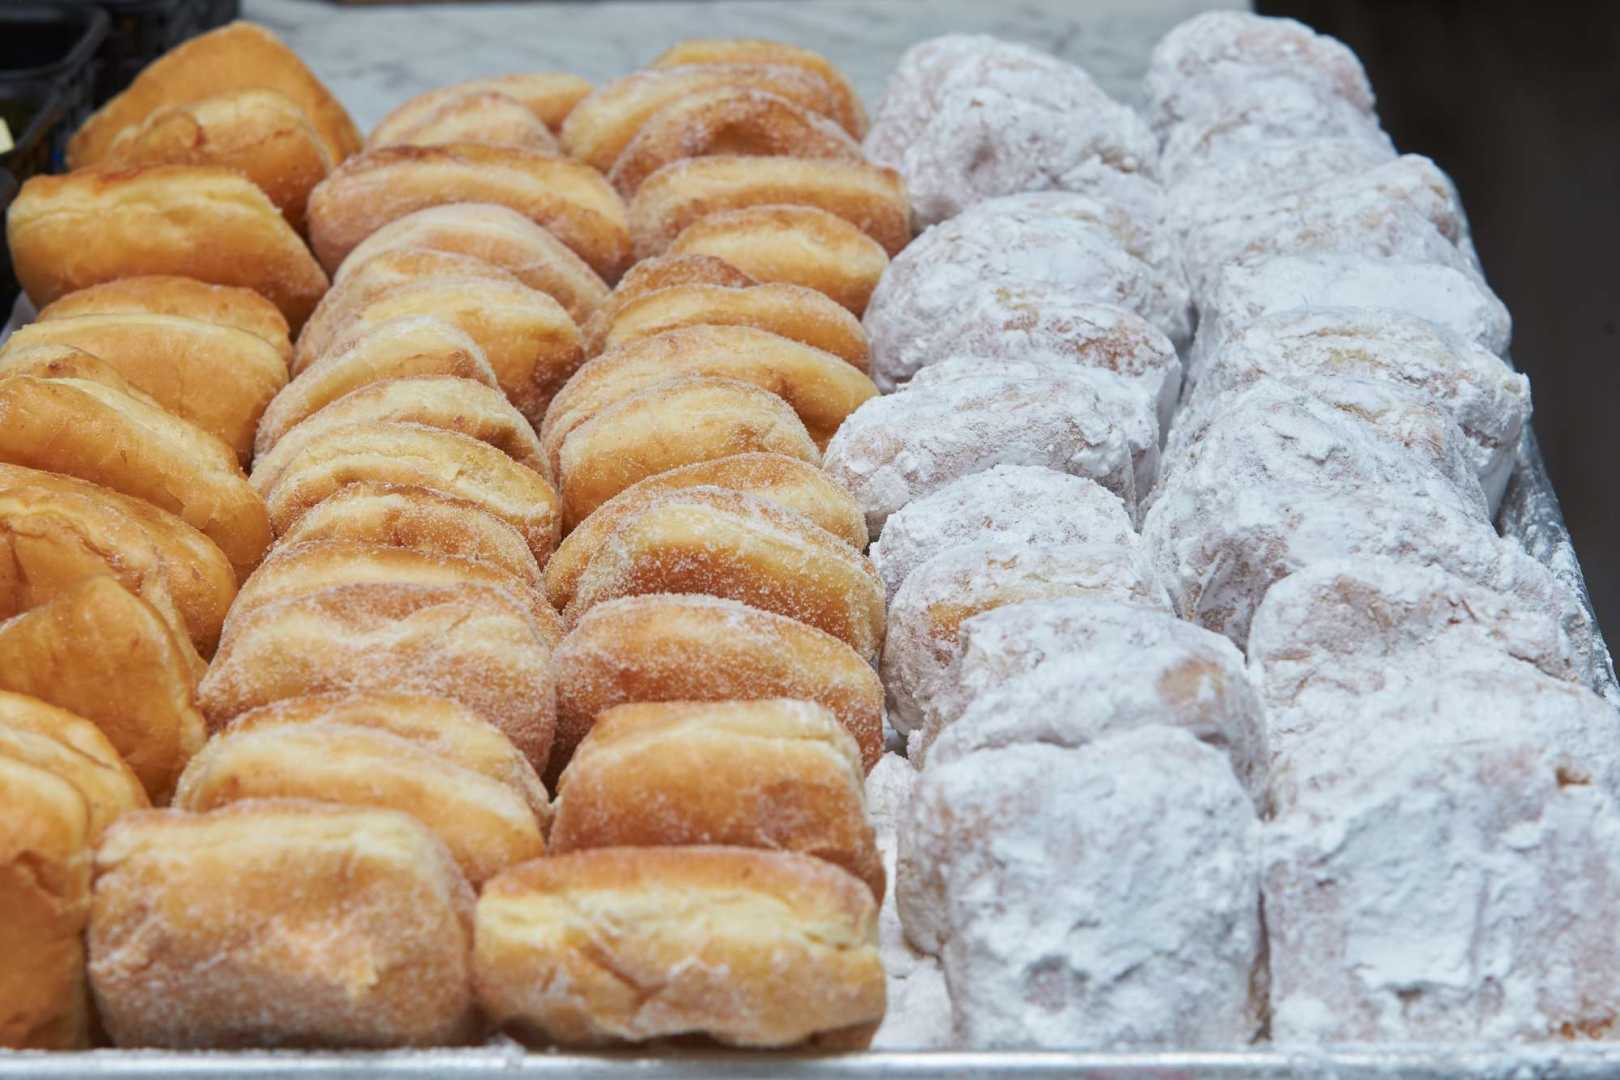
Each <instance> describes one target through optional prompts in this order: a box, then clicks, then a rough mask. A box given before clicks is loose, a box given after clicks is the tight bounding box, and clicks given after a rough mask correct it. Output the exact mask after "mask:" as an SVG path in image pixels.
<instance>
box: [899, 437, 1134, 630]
mask: <svg viewBox="0 0 1620 1080" xmlns="http://www.w3.org/2000/svg"><path fill="white" fill-rule="evenodd" d="M986 540H998V541H1004V542H1007V543H1020V544H1028V545H1030V546H1032V547H1044V546H1052V545H1058V544H1116V545H1129V544H1134V543H1135V542H1136V530H1135V529H1133V528H1132V527H1131V519H1130V515H1129V514H1127V513H1126V512H1125V507H1124V505H1123V504H1122V503H1121V502H1120V501H1119V496H1117V495H1115V494H1114V493H1113V492H1111V491H1108V490H1107V489H1105V488H1103V487H1102V486H1101V485H1100V484H1097V483H1096V482H1095V481H1092V480H1087V479H1085V478H1084V477H1080V476H1070V475H1068V474H1067V473H1060V472H1058V471H1056V470H1055V469H1047V468H1042V467H1041V466H1038V465H996V466H992V467H991V468H989V469H986V470H985V471H984V472H979V473H973V474H972V475H970V476H964V477H962V478H961V479H959V480H954V481H952V482H951V483H949V484H947V485H945V486H944V487H942V488H940V489H939V490H938V491H935V492H934V493H933V494H931V495H928V496H926V497H925V498H921V499H918V500H917V501H916V502H912V503H908V504H907V505H905V506H903V507H901V508H900V510H899V511H898V512H896V513H895V514H892V515H891V516H890V517H889V520H888V522H887V523H885V524H884V526H883V536H882V538H881V539H879V540H878V541H877V542H876V543H874V544H873V545H872V549H871V552H870V555H871V558H872V562H873V564H874V565H876V566H877V571H878V576H879V577H881V578H883V584H884V587H885V588H886V589H887V590H888V599H889V601H890V602H891V603H892V602H893V601H894V594H895V593H896V592H897V591H898V590H899V588H900V585H901V583H902V582H903V581H905V579H906V576H907V575H908V574H910V573H911V572H912V571H913V570H915V569H916V568H917V567H918V566H921V565H922V564H923V563H924V562H926V561H927V560H928V559H930V558H931V557H933V556H934V555H937V554H939V553H940V552H941V551H944V550H946V549H947V548H952V547H959V546H961V545H963V544H973V543H979V542H982V541H986Z"/></svg>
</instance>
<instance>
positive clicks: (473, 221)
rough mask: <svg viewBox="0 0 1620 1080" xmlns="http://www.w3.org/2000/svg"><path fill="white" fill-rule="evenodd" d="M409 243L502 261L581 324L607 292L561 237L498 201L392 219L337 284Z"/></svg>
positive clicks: (352, 257)
mask: <svg viewBox="0 0 1620 1080" xmlns="http://www.w3.org/2000/svg"><path fill="white" fill-rule="evenodd" d="M411 248H418V249H426V250H429V251H447V252H450V253H452V254H455V255H470V256H472V257H473V258H475V259H482V260H483V261H484V262H486V263H491V264H493V265H495V266H498V267H500V268H501V269H502V270H505V271H506V272H507V273H509V274H512V275H514V276H515V277H516V278H517V279H518V280H519V281H521V282H523V284H525V285H527V286H528V287H529V288H531V289H537V290H539V291H540V292H543V293H545V294H546V295H547V296H549V297H551V298H552V299H553V300H555V301H557V303H559V304H561V305H562V306H563V308H564V310H566V311H567V312H568V315H569V317H570V318H572V319H573V320H574V322H576V323H578V324H579V325H580V326H582V327H583V326H584V325H585V323H586V321H587V320H588V319H590V317H591V315H592V313H593V312H595V310H596V308H597V307H598V305H600V304H601V303H602V302H603V301H604V300H606V299H607V296H608V287H607V284H606V283H605V282H604V281H603V280H602V279H601V278H600V277H598V276H597V273H596V271H595V270H592V269H591V268H590V266H589V265H587V264H586V262H585V260H584V259H581V258H580V257H579V256H578V255H575V254H574V253H573V251H571V250H570V249H569V248H568V246H567V245H565V244H564V243H563V242H562V241H561V240H558V239H557V238H556V237H555V236H553V235H552V234H551V233H550V232H549V231H547V230H546V229H545V228H543V227H541V226H539V225H536V224H535V223H534V222H532V221H530V220H529V219H528V218H526V217H524V216H523V215H522V214H520V213H518V212H517V211H516V210H512V209H510V208H508V207H505V206H498V205H496V204H495V203H450V204H447V205H445V206H430V207H428V208H427V209H426V210H418V211H416V213H414V214H406V215H405V216H404V217H402V218H398V219H396V220H394V221H390V222H389V223H388V224H387V225H384V226H383V227H382V228H380V229H378V230H377V231H376V232H374V233H372V234H371V235H370V236H368V237H366V238H365V239H364V240H362V241H360V244H359V246H357V247H356V248H355V249H354V250H353V251H351V252H349V257H348V258H346V259H344V260H343V265H342V266H340V267H338V271H337V274H336V275H335V276H334V282H333V283H334V284H342V283H343V281H344V279H346V278H347V277H348V276H349V275H350V274H351V273H353V268H354V267H359V266H364V265H366V263H367V262H369V261H370V259H371V258H372V257H373V256H375V255H378V254H381V253H382V252H384V251H395V250H402V249H411Z"/></svg>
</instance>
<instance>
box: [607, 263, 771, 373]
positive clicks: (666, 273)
mask: <svg viewBox="0 0 1620 1080" xmlns="http://www.w3.org/2000/svg"><path fill="white" fill-rule="evenodd" d="M757 284H759V282H757V281H755V280H754V279H753V278H751V277H749V276H748V275H747V274H745V273H743V272H742V271H741V270H738V269H737V268H736V267H735V266H732V265H731V264H730V263H728V262H726V261H725V260H723V259H717V258H714V257H713V256H711V255H660V256H658V257H657V258H656V259H642V260H641V261H640V262H638V263H636V264H635V265H634V266H632V267H631V268H630V269H629V270H626V271H625V274H624V277H622V278H620V279H619V283H618V284H617V285H615V286H614V287H613V291H612V293H610V294H609V295H608V297H607V299H606V300H604V301H603V302H602V304H601V306H600V307H598V308H597V310H596V312H595V314H593V315H592V316H591V319H590V321H589V322H588V323H585V324H583V329H584V331H585V351H586V354H587V355H589V356H595V355H596V354H597V353H599V352H601V351H602V338H603V337H604V336H606V334H607V331H608V327H609V326H611V325H613V320H614V319H616V318H617V317H618V315H619V312H620V311H621V310H622V309H623V308H624V307H626V306H627V305H629V304H630V303H632V302H634V301H636V300H639V299H640V298H641V297H643V296H645V295H646V294H648V293H650V292H657V291H658V290H659V289H670V288H674V287H675V286H677V285H719V286H723V287H725V288H731V289H740V288H743V287H744V286H747V285H757Z"/></svg>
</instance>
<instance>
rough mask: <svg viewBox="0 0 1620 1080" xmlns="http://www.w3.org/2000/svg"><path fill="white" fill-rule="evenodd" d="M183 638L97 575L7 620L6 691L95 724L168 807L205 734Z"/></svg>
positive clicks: (1, 634) (2, 659) (0, 628)
mask: <svg viewBox="0 0 1620 1080" xmlns="http://www.w3.org/2000/svg"><path fill="white" fill-rule="evenodd" d="M182 641H183V639H182V638H180V637H179V635H177V634H176V633H175V632H174V631H173V630H172V629H170V627H169V625H168V624H167V623H165V622H164V621H163V619H162V618H161V617H160V616H159V615H158V613H157V612H156V611H154V610H153V609H152V606H151V605H150V604H147V603H146V602H145V601H143V600H141V599H139V598H137V597H135V596H133V595H131V594H130V593H128V592H125V591H124V589H123V588H122V587H121V586H119V585H118V583H117V582H115V581H114V580H112V579H111V578H105V577H101V578H91V579H89V580H87V581H85V582H83V583H82V584H80V585H78V586H76V587H75V588H73V589H70V590H68V591H66V592H64V593H62V594H61V595H60V596H58V597H56V598H55V599H54V600H52V601H50V602H49V603H47V604H44V605H43V606H41V607H37V608H34V609H33V610H32V611H29V612H26V613H24V614H22V615H18V616H16V617H15V618H12V619H9V620H7V621H6V622H4V623H0V690H8V691H11V692H13V693H18V694H28V695H30V696H32V697H36V698H39V699H40V700H41V701H45V702H49V703H50V704H52V705H55V706H57V707H58V708H62V709H66V710H67V711H68V712H71V713H75V714H76V715H78V716H82V717H84V718H85V719H86V720H88V721H90V722H91V723H92V724H94V725H96V726H97V727H98V728H100V729H101V731H102V734H104V735H106V737H107V741H108V742H110V743H111V744H112V745H113V748H114V749H116V750H117V751H118V753H119V755H120V756H122V757H123V759H124V760H125V761H126V762H128V763H129V767H130V769H131V770H132V771H133V772H134V773H135V775H136V777H137V778H138V779H139V780H140V782H141V786H142V787H144V788H145V789H146V792H147V794H148V795H149V796H150V797H151V800H152V802H153V803H155V804H159V805H161V804H162V803H163V802H164V801H165V800H167V798H168V796H169V793H170V792H171V791H172V790H173V789H174V783H175V780H176V779H178V778H179V776H180V770H181V769H183V768H185V764H186V762H187V761H188V760H190V758H191V755H192V754H194V753H196V752H197V750H198V749H199V748H200V747H201V746H202V744H203V738H204V735H205V729H204V725H203V718H202V715H201V714H200V713H199V712H198V711H197V708H196V706H195V705H194V704H193V702H192V693H193V688H194V687H195V686H196V685H197V674H196V668H195V667H194V666H193V663H192V660H191V658H190V657H189V656H188V653H187V649H186V648H185V647H184V646H183V645H182ZM193 655H194V654H193Z"/></svg>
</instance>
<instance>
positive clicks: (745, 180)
mask: <svg viewBox="0 0 1620 1080" xmlns="http://www.w3.org/2000/svg"><path fill="white" fill-rule="evenodd" d="M781 205H788V206H813V207H816V208H817V209H820V210H825V211H827V212H828V213H830V214H834V215H836V216H838V217H841V218H843V219H844V220H845V221H847V222H849V223H850V224H851V225H854V226H856V227H857V228H859V229H860V230H861V231H862V232H864V233H866V235H868V236H870V237H871V238H872V239H873V240H876V241H877V242H878V244H880V245H881V246H882V247H883V250H884V251H885V252H886V253H887V254H888V255H890V256H891V257H892V256H894V255H896V254H898V253H899V251H900V249H901V248H903V247H905V246H906V244H907V242H908V241H910V240H911V206H910V203H909V202H908V200H907V199H906V186H905V182H904V181H903V180H901V178H900V174H899V173H897V172H895V171H894V170H893V169H886V168H883V167H881V166H878V165H870V164H867V163H865V162H849V161H804V160H800V159H798V158H784V157H739V156H735V155H725V154H715V155H712V156H710V157H701V158H687V159H685V160H683V161H675V162H671V163H670V164H668V165H665V166H664V167H663V168H662V169H659V170H658V171H657V172H655V173H653V174H652V175H651V176H649V177H648V178H647V179H646V181H645V182H643V183H642V185H641V187H640V188H639V189H637V191H636V197H635V198H634V199H632V200H631V202H630V237H631V241H632V243H633V244H634V245H635V252H636V258H638V259H646V258H650V257H651V256H654V255H662V254H663V253H664V252H665V251H667V250H668V249H669V246H670V244H671V243H672V242H673V241H674V240H675V238H676V237H677V236H679V235H680V233H681V230H682V229H685V228H686V227H687V226H688V225H691V224H692V223H693V222H695V221H698V220H700V219H702V218H704V217H706V216H708V215H709V214H717V213H721V212H723V211H726V210H743V209H746V208H748V207H750V206H781ZM741 269H743V270H745V271H747V267H742V268H741Z"/></svg>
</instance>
